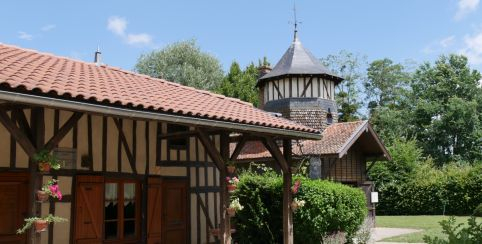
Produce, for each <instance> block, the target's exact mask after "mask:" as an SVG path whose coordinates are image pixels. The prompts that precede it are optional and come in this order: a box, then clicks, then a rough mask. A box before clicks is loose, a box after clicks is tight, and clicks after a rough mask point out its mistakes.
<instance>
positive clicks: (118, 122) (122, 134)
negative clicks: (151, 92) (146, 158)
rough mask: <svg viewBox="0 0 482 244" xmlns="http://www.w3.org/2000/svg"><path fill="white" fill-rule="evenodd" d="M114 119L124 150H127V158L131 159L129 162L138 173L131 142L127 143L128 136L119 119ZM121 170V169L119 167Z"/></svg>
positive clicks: (133, 170)
mask: <svg viewBox="0 0 482 244" xmlns="http://www.w3.org/2000/svg"><path fill="white" fill-rule="evenodd" d="M112 120H114V124H115V126H116V127H117V130H118V131H119V138H120V140H121V143H122V145H123V146H124V150H125V151H126V154H127V159H128V160H129V164H130V165H131V169H132V172H134V174H137V168H136V162H135V158H134V156H133V154H132V152H131V149H130V148H129V143H127V139H126V136H125V134H124V131H123V130H122V125H121V124H120V121H119V119H116V118H112ZM119 171H121V170H120V169H119Z"/></svg>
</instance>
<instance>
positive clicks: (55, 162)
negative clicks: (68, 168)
mask: <svg viewBox="0 0 482 244" xmlns="http://www.w3.org/2000/svg"><path fill="white" fill-rule="evenodd" d="M33 160H35V161H36V162H37V164H38V169H39V171H40V172H44V173H48V172H50V169H55V170H58V169H60V165H61V163H62V161H60V160H59V159H58V158H57V157H55V156H54V155H52V154H50V153H49V152H48V151H47V150H42V151H40V152H38V153H36V154H35V155H34V156H33Z"/></svg>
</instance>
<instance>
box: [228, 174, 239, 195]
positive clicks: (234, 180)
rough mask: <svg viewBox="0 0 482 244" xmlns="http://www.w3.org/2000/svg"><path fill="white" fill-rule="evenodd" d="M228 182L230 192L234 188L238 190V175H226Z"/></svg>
mask: <svg viewBox="0 0 482 244" xmlns="http://www.w3.org/2000/svg"><path fill="white" fill-rule="evenodd" d="M226 182H227V183H228V185H227V187H228V192H233V191H234V190H236V186H237V184H238V182H239V179H238V177H236V176H234V177H229V176H228V177H226Z"/></svg>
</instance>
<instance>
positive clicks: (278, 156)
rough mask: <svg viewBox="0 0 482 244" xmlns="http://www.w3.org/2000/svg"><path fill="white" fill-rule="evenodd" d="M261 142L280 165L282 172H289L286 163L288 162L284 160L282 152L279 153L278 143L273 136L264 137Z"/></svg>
mask: <svg viewBox="0 0 482 244" xmlns="http://www.w3.org/2000/svg"><path fill="white" fill-rule="evenodd" d="M263 144H264V146H265V147H266V149H268V151H269V152H270V153H271V156H273V158H274V159H275V160H276V162H277V163H278V164H279V166H280V167H281V170H282V171H283V173H285V172H286V173H288V172H290V167H289V165H288V162H286V160H285V158H284V157H283V154H282V153H281V151H280V149H279V147H278V144H276V142H275V141H274V140H273V138H269V137H268V138H265V140H263Z"/></svg>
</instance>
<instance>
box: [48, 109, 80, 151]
mask: <svg viewBox="0 0 482 244" xmlns="http://www.w3.org/2000/svg"><path fill="white" fill-rule="evenodd" d="M82 115H83V113H80V112H75V113H74V114H72V116H70V118H69V119H68V120H67V122H65V124H64V125H62V127H60V129H59V131H58V132H57V133H56V134H55V135H53V136H52V138H50V140H49V141H48V142H47V144H45V146H43V149H44V150H47V151H52V149H54V148H55V146H56V145H57V144H59V142H60V141H61V140H62V139H63V138H64V137H65V135H67V133H69V131H70V130H71V129H72V128H74V125H76V124H77V122H78V121H79V120H80V118H81V117H82Z"/></svg>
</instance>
